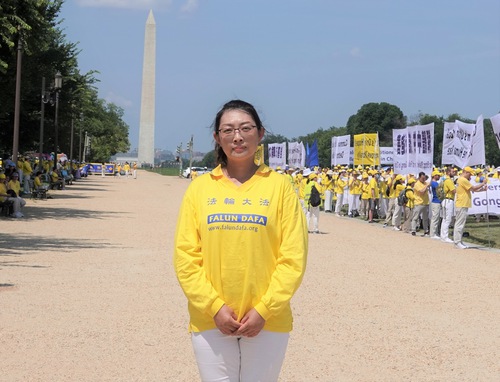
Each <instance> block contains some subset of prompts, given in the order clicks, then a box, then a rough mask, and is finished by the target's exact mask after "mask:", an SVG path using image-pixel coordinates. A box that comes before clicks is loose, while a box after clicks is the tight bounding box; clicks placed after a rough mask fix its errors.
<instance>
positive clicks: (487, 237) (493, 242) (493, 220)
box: [464, 216, 500, 248]
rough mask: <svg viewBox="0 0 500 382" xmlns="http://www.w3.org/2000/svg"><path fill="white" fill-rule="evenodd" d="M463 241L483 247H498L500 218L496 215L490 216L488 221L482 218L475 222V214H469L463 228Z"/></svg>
mask: <svg viewBox="0 0 500 382" xmlns="http://www.w3.org/2000/svg"><path fill="white" fill-rule="evenodd" d="M467 233H468V235H469V236H468V237H467ZM464 241H466V242H471V243H475V244H479V245H481V246H484V247H492V248H500V219H499V218H498V216H490V221H489V223H488V222H485V221H483V220H482V221H480V222H476V217H475V216H469V217H468V218H467V223H466V224H465V228H464Z"/></svg>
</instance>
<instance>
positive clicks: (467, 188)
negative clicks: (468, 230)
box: [453, 166, 488, 249]
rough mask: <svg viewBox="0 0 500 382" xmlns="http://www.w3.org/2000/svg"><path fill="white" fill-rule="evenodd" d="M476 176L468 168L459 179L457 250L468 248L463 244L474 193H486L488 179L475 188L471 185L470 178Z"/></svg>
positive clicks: (456, 202)
mask: <svg viewBox="0 0 500 382" xmlns="http://www.w3.org/2000/svg"><path fill="white" fill-rule="evenodd" d="M473 174H474V169H472V168H471V167H469V166H467V167H465V168H464V169H463V170H462V175H461V176H460V177H459V178H458V179H457V191H456V194H457V195H456V196H457V197H456V199H455V211H456V214H455V215H456V217H455V228H454V230H453V242H454V243H455V248H458V249H467V248H468V247H467V246H466V245H465V244H464V243H463V242H462V235H463V233H464V227H465V222H466V221H467V214H468V211H469V208H471V207H472V192H481V191H486V187H487V184H486V183H487V181H488V178H486V177H484V179H483V181H482V182H481V183H478V184H476V185H475V186H473V185H472V184H471V183H470V178H471V176H472V175H473Z"/></svg>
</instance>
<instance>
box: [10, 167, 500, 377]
mask: <svg viewBox="0 0 500 382" xmlns="http://www.w3.org/2000/svg"><path fill="white" fill-rule="evenodd" d="M188 184H189V181H187V180H185V179H179V178H176V177H163V176H160V175H157V174H152V173H145V172H142V171H140V172H139V179H137V180H134V179H131V178H130V179H125V178H123V177H122V178H108V177H106V178H102V177H100V176H92V177H89V178H87V179H84V180H82V181H80V182H77V183H75V184H74V185H73V186H70V187H68V190H67V191H54V192H53V195H54V199H51V200H48V201H28V204H27V206H26V208H25V216H26V218H24V219H18V220H13V219H6V218H0V381H9V382H11V381H27V380H29V381H194V380H197V379H198V376H197V375H198V374H197V370H196V366H195V362H194V358H193V355H192V350H191V345H190V340H189V335H188V333H187V331H186V328H187V320H188V318H187V312H186V301H185V298H184V296H183V294H182V291H181V290H180V288H179V286H178V285H177V281H176V279H175V275H174V273H173V270H172V266H171V263H172V249H173V243H172V240H173V234H174V229H175V221H176V215H177V210H178V206H179V203H180V200H181V198H182V194H183V191H184V190H185V188H186V187H187V185H188ZM320 229H321V231H322V232H323V234H321V235H311V236H310V253H309V261H308V269H307V272H306V276H305V278H304V282H303V285H302V286H301V288H300V289H299V291H298V293H297V295H296V296H295V297H294V300H293V309H294V315H295V322H294V325H295V329H294V331H293V332H292V336H291V340H290V345H289V350H288V353H287V356H286V360H285V364H284V367H283V371H282V376H281V380H283V381H311V380H317V381H402V380H413V381H470V380H475V381H493V380H496V379H498V376H499V375H500V366H499V362H498V360H499V359H500V351H499V349H500V325H498V322H500V297H499V296H500V295H499V290H500V288H499V287H500V281H499V280H500V256H499V255H498V253H494V252H488V251H478V250H466V251H459V250H455V249H453V247H452V246H450V245H447V244H444V243H440V242H436V241H434V240H430V239H426V238H420V237H411V236H409V235H405V234H402V233H400V232H394V231H390V230H384V229H382V228H381V227H380V226H378V225H377V226H373V225H368V224H364V223H363V222H360V221H357V220H355V221H353V220H349V219H344V218H336V217H334V216H333V215H325V214H322V215H321V219H320Z"/></svg>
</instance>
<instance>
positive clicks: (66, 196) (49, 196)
mask: <svg viewBox="0 0 500 382" xmlns="http://www.w3.org/2000/svg"><path fill="white" fill-rule="evenodd" d="M23 198H24V200H31V201H32V202H34V203H38V202H46V201H47V200H48V199H54V200H59V199H92V198H93V196H81V195H75V194H71V193H68V192H66V191H63V192H57V193H54V192H53V191H49V193H48V194H47V199H31V198H29V197H24V196H23Z"/></svg>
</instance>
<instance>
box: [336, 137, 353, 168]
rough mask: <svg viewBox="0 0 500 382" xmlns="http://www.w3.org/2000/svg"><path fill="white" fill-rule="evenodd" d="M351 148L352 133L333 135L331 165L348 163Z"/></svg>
mask: <svg viewBox="0 0 500 382" xmlns="http://www.w3.org/2000/svg"><path fill="white" fill-rule="evenodd" d="M350 148H351V136H350V135H342V136H340V137H332V157H331V165H332V166H337V165H348V164H349V151H350Z"/></svg>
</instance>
